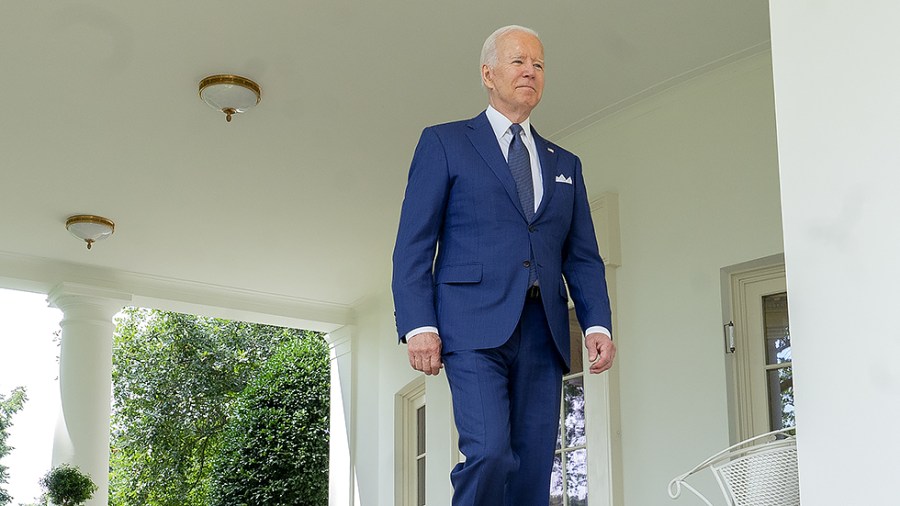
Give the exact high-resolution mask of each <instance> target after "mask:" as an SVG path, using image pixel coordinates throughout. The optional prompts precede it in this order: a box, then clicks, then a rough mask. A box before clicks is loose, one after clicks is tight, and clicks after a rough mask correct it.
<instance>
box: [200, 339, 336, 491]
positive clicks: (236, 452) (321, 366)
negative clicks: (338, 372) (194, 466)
mask: <svg viewBox="0 0 900 506" xmlns="http://www.w3.org/2000/svg"><path fill="white" fill-rule="evenodd" d="M329 383H330V369H329V358H328V346H327V345H326V343H325V342H324V340H322V339H321V338H319V337H308V338H305V339H300V340H295V341H291V342H288V343H286V344H285V345H283V346H282V347H281V348H279V350H278V351H277V352H276V353H275V354H274V355H273V356H272V357H271V358H270V359H269V360H268V361H267V362H266V364H265V365H264V366H263V368H262V369H261V370H260V372H259V374H258V376H257V377H256V378H254V379H253V380H252V381H251V382H250V384H249V385H248V386H247V388H246V389H244V391H243V392H242V393H241V395H240V397H239V399H238V401H237V403H236V409H235V411H234V412H233V413H232V416H231V417H230V419H229V422H228V426H227V427H226V429H225V436H224V441H223V447H222V451H221V453H220V454H219V458H218V459H217V460H216V462H215V464H214V469H213V478H212V484H211V488H210V499H211V501H210V504H211V505H212V506H239V505H247V506H256V505H261V504H265V505H267V506H280V505H285V506H288V505H290V506H303V505H314V506H321V505H322V504H327V503H328V417H329V392H330V385H329Z"/></svg>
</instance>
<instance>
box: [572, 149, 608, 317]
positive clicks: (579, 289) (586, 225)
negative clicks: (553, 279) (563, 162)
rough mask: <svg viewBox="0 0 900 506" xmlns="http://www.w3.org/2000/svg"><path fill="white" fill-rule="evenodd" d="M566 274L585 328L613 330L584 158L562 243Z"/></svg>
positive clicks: (578, 164)
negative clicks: (583, 172)
mask: <svg viewBox="0 0 900 506" xmlns="http://www.w3.org/2000/svg"><path fill="white" fill-rule="evenodd" d="M562 270H563V275H565V277H566V282H567V283H568V285H569V292H570V293H571V295H572V300H573V302H574V303H575V314H576V316H577V317H578V323H579V324H580V325H581V328H582V329H587V328H588V327H590V326H595V325H596V326H603V327H606V328H607V329H608V330H610V331H612V311H611V310H610V304H609V293H608V292H607V287H606V267H605V266H604V264H603V259H601V258H600V251H599V249H598V247H597V236H596V234H595V233H594V222H593V220H592V219H591V209H590V204H589V203H588V198H587V190H586V189H585V187H584V176H583V174H582V170H581V160H579V159H578V158H577V157H576V158H575V202H574V209H573V212H572V223H571V225H570V227H569V234H568V237H567V238H566V242H565V245H564V247H563V263H562Z"/></svg>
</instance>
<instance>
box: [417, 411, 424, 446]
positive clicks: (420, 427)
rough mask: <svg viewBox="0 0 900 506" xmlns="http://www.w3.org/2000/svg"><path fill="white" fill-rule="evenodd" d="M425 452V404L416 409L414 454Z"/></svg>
mask: <svg viewBox="0 0 900 506" xmlns="http://www.w3.org/2000/svg"><path fill="white" fill-rule="evenodd" d="M423 453H425V406H422V407H421V408H419V409H417V410H416V455H422V454H423Z"/></svg>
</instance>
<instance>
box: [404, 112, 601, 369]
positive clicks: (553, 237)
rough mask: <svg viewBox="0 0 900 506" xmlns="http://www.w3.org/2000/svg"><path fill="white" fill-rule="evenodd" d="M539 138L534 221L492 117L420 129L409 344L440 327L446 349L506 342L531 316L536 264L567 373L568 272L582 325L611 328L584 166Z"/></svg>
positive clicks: (414, 172)
mask: <svg viewBox="0 0 900 506" xmlns="http://www.w3.org/2000/svg"><path fill="white" fill-rule="evenodd" d="M532 133H533V134H534V139H535V145H536V147H537V152H538V153H539V156H540V162H541V173H542V176H543V185H544V196H543V199H542V200H541V204H540V207H539V208H538V210H537V212H536V213H535V215H534V217H533V219H532V221H531V222H530V223H529V222H528V221H527V220H526V218H525V215H524V213H523V211H522V208H521V205H520V203H519V197H518V194H517V193H516V185H515V182H514V181H513V178H512V175H511V174H510V171H509V166H508V165H507V162H506V160H505V159H504V157H503V153H502V152H501V151H500V146H499V144H498V142H497V138H496V136H495V135H494V132H493V130H492V129H491V125H490V123H489V122H488V119H487V116H486V115H485V113H484V112H482V113H481V114H480V115H479V116H477V117H475V118H473V119H471V120H467V121H458V122H454V123H447V124H443V125H437V126H433V127H429V128H426V129H425V130H424V131H423V132H422V136H421V138H420V139H419V144H418V146H417V147H416V151H415V155H414V156H413V161H412V165H411V167H410V171H409V180H408V183H407V188H406V195H405V197H404V200H403V207H402V210H401V215H400V225H399V231H398V234H397V242H396V246H395V248H394V255H393V265H394V271H393V282H392V288H393V294H394V305H395V310H396V320H397V331H398V333H399V335H400V337H401V339H402V337H403V336H404V335H406V333H407V332H409V331H410V330H412V329H414V328H417V327H421V326H435V327H437V328H438V330H439V332H440V336H441V340H442V344H443V352H444V353H450V352H453V351H457V350H473V349H485V348H494V347H497V346H500V345H502V344H503V343H504V342H505V341H506V340H507V339H508V338H509V337H510V335H511V334H512V332H513V330H514V329H515V327H516V324H517V323H518V321H519V317H520V316H521V314H522V307H523V305H524V300H525V294H526V290H527V288H528V287H527V285H528V267H527V264H526V262H528V261H529V260H530V259H531V258H533V259H534V261H535V262H536V266H537V275H538V280H539V283H540V286H541V294H542V299H543V305H544V310H545V312H546V315H547V321H548V323H549V326H550V331H551V333H552V334H553V339H554V341H555V342H556V346H557V349H558V350H559V353H560V355H561V358H562V359H563V360H564V361H565V363H566V367H567V368H568V366H569V356H570V355H569V324H568V306H567V302H568V299H567V294H566V285H565V284H564V282H563V276H565V280H566V282H567V283H568V286H569V292H570V293H571V296H572V299H573V300H574V302H575V312H576V315H577V316H578V321H579V323H580V324H581V326H582V328H586V327H587V326H591V325H602V326H604V327H606V328H608V329H611V328H612V322H611V319H610V318H611V317H610V305H609V297H608V295H607V288H606V278H605V269H604V265H603V261H602V260H601V259H600V254H599V252H598V249H597V239H596V236H595V234H594V225H593V223H592V220H591V214H590V209H589V205H588V199H587V192H586V191H585V188H584V178H583V176H582V172H581V161H580V160H579V159H578V157H576V156H575V155H573V154H572V153H570V152H568V151H566V150H564V149H562V148H560V147H559V146H556V145H554V144H551V143H550V142H547V141H546V140H544V139H543V138H541V137H540V136H538V135H537V132H534V130H532Z"/></svg>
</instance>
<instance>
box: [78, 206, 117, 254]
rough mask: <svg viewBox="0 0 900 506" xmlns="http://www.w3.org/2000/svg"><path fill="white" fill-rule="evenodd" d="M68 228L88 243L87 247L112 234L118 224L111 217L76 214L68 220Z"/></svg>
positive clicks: (89, 247)
mask: <svg viewBox="0 0 900 506" xmlns="http://www.w3.org/2000/svg"><path fill="white" fill-rule="evenodd" d="M66 230H68V231H69V232H70V233H71V234H72V235H74V236H75V237H77V238H79V239H81V240H82V241H84V242H86V243H87V249H91V246H92V245H93V244H94V243H95V242H97V241H102V240H103V239H106V238H107V237H109V236H111V235H112V233H113V232H114V231H115V230H116V224H115V223H113V221H112V220H111V219H109V218H104V217H102V216H94V215H92V214H76V215H75V216H69V219H67V220H66Z"/></svg>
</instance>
